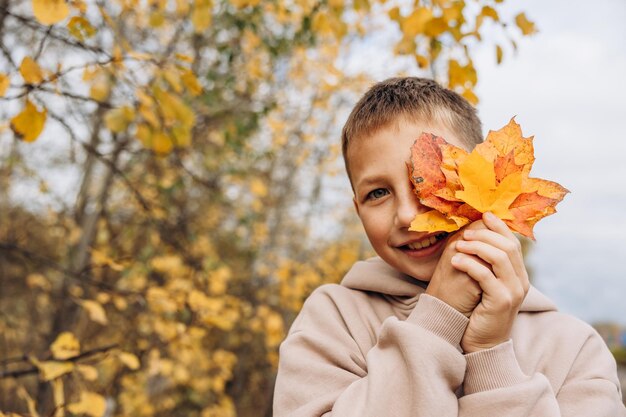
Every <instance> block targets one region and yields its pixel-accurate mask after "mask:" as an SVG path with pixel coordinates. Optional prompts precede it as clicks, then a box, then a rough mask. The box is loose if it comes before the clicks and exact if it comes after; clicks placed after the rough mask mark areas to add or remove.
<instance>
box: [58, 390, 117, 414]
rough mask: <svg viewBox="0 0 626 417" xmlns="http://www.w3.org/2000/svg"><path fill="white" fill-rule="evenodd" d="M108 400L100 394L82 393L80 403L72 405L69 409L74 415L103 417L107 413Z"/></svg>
mask: <svg viewBox="0 0 626 417" xmlns="http://www.w3.org/2000/svg"><path fill="white" fill-rule="evenodd" d="M106 406H107V403H106V400H105V399H104V397H103V396H102V395H100V394H96V393H95V392H89V391H81V393H80V399H79V400H78V402H75V403H71V404H69V405H68V406H67V409H68V410H69V412H70V413H72V414H87V415H88V416H91V417H102V416H103V415H104V412H105V411H106Z"/></svg>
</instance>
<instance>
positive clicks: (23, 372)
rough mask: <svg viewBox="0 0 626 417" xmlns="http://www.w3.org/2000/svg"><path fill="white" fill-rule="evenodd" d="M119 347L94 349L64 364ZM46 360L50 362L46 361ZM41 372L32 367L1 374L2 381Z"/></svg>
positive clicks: (107, 346)
mask: <svg viewBox="0 0 626 417" xmlns="http://www.w3.org/2000/svg"><path fill="white" fill-rule="evenodd" d="M118 347H119V345H118V344H117V343H114V344H111V345H106V346H102V347H99V348H96V349H92V350H88V351H86V352H83V353H81V354H80V355H76V356H73V357H71V358H68V359H64V360H63V362H73V363H76V362H78V361H79V360H81V359H86V358H89V357H91V356H95V355H97V354H99V353H106V352H108V351H110V350H113V349H116V348H118ZM45 360H49V358H48V359H45ZM38 372H39V368H37V367H32V368H28V369H20V370H17V371H5V372H0V379H4V378H19V377H22V376H26V375H32V374H36V373H38Z"/></svg>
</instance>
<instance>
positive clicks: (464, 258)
mask: <svg viewBox="0 0 626 417" xmlns="http://www.w3.org/2000/svg"><path fill="white" fill-rule="evenodd" d="M482 223H484V225H485V226H487V228H486V229H482V230H476V229H470V228H467V229H466V230H465V231H463V232H462V234H463V238H464V239H465V240H459V241H458V242H457V244H456V246H457V251H458V252H459V253H458V254H457V255H455V256H454V258H453V259H452V265H454V267H455V268H457V269H458V270H460V271H463V272H466V273H467V274H468V275H469V276H470V277H472V278H473V279H474V280H476V282H477V283H478V285H479V286H480V288H481V290H482V299H481V301H480V303H479V304H478V305H477V306H476V308H475V309H474V311H473V312H472V314H471V316H470V321H469V325H468V326H467V329H466V330H465V334H464V336H463V339H462V340H461V347H462V348H463V350H464V351H465V352H466V353H470V352H475V351H478V350H482V349H489V348H491V347H494V346H496V345H498V344H500V343H503V342H505V341H507V340H508V339H509V337H510V334H511V328H512V327H513V322H514V321H515V317H516V316H517V313H518V311H519V309H520V306H521V305H522V301H524V298H525V297H526V293H527V292H528V288H529V287H530V283H529V281H528V273H527V272H526V267H525V265H524V258H523V256H522V247H521V245H520V243H519V240H518V239H517V238H516V237H515V235H513V233H512V232H511V231H510V230H509V228H508V226H507V225H506V224H505V223H504V222H503V221H502V220H500V219H499V218H497V217H496V216H494V215H493V214H491V213H485V215H483V222H482ZM476 256H478V257H479V258H480V259H481V261H477V260H476Z"/></svg>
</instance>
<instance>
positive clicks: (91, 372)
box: [76, 364, 98, 382]
mask: <svg viewBox="0 0 626 417" xmlns="http://www.w3.org/2000/svg"><path fill="white" fill-rule="evenodd" d="M76 370H77V371H78V372H79V373H80V374H81V375H82V377H83V378H84V379H85V381H91V382H93V381H95V380H97V379H98V370H97V369H96V368H95V367H93V366H91V365H83V364H78V365H76Z"/></svg>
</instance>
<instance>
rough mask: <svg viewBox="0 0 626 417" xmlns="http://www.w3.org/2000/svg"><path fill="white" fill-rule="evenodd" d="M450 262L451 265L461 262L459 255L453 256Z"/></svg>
mask: <svg viewBox="0 0 626 417" xmlns="http://www.w3.org/2000/svg"><path fill="white" fill-rule="evenodd" d="M451 261H452V263H453V264H458V263H460V262H461V255H459V254H456V255H454V256H453V257H452V259H451Z"/></svg>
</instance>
